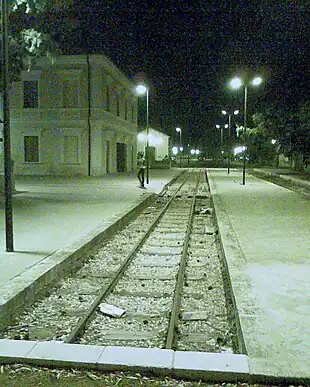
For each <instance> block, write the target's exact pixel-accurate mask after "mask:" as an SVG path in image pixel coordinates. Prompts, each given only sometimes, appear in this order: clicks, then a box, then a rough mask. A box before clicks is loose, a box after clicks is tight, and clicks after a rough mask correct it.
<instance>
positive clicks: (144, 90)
mask: <svg viewBox="0 0 310 387" xmlns="http://www.w3.org/2000/svg"><path fill="white" fill-rule="evenodd" d="M136 93H137V94H138V95H144V94H146V151H145V161H146V184H149V88H148V87H146V86H145V85H143V84H141V85H137V87H136Z"/></svg>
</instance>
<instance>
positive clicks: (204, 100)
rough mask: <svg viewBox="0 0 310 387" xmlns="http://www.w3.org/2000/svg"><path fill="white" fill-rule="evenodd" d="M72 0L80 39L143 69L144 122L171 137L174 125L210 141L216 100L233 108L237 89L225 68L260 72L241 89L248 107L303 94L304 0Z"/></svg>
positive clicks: (238, 100)
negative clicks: (256, 82) (260, 80)
mask: <svg viewBox="0 0 310 387" xmlns="http://www.w3.org/2000/svg"><path fill="white" fill-rule="evenodd" d="M78 3H79V11H78V19H79V20H80V21H81V23H82V25H83V27H85V28H84V31H87V34H84V36H83V41H84V45H85V46H86V47H87V48H88V49H89V51H91V52H103V53H105V54H106V55H107V56H108V57H110V58H111V59H112V61H113V62H114V63H115V64H116V65H117V66H118V67H120V68H121V69H122V70H123V71H124V72H125V73H126V75H128V76H129V77H130V78H131V79H134V77H135V74H137V73H139V72H143V73H145V74H146V76H147V81H148V82H149V85H150V121H151V124H153V125H154V126H155V125H161V126H162V127H163V128H164V129H165V131H166V132H167V133H168V134H170V135H172V136H173V137H174V138H176V137H177V136H176V133H175V128H176V127H177V126H180V127H181V128H182V134H183V137H184V141H186V142H187V141H189V142H191V144H192V145H197V146H198V145H199V143H201V142H202V139H203V140H204V142H208V141H209V142H210V141H212V137H213V136H214V126H215V124H216V123H220V120H221V110H222V109H223V108H227V107H230V106H231V107H234V108H242V98H243V93H242V91H232V90H229V88H228V81H229V80H230V78H231V77H232V76H234V75H242V74H248V75H249V76H252V75H255V74H260V75H262V76H263V77H264V80H265V81H264V85H263V86H260V87H259V89H256V90H254V89H253V90H250V91H249V105H248V107H249V115H252V114H253V113H255V112H257V111H259V109H261V108H262V107H263V106H271V105H272V106H273V107H274V108H275V109H280V111H286V112H288V111H294V110H296V108H297V106H298V104H299V103H300V102H302V101H304V100H307V99H310V96H309V59H310V56H309V52H310V51H309V41H310V22H309V20H310V18H309V15H310V1H308V0H305V1H303V0H299V1H298V0H292V1H285V0H279V1H272V0H261V1H259V0H253V1H225V0H215V1H213V0H210V1H202V0H200V1H194V0H191V1H186V0H183V1H173V0H165V1H163V0H156V1H133V0H126V1H124V0H122V1H99V0H91V1H89V0H87V1H86V0H82V1H81V0H80V1H79V2H78ZM86 10H87V11H86ZM240 124H242V122H240Z"/></svg>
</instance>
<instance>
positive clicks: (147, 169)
mask: <svg viewBox="0 0 310 387" xmlns="http://www.w3.org/2000/svg"><path fill="white" fill-rule="evenodd" d="M145 161H146V184H149V88H148V87H147V89H146V155H145Z"/></svg>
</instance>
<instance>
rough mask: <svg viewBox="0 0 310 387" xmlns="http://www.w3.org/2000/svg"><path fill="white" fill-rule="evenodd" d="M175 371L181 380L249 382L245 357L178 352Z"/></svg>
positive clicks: (174, 363)
mask: <svg viewBox="0 0 310 387" xmlns="http://www.w3.org/2000/svg"><path fill="white" fill-rule="evenodd" d="M173 370H174V374H175V376H177V377H181V378H188V377H191V378H192V377H195V379H203V380H216V381H221V380H226V381H227V380H232V381H233V380H238V381H249V366H248V359H247V356H245V355H233V354H224V353H207V352H183V351H176V352H175V355H174V362H173Z"/></svg>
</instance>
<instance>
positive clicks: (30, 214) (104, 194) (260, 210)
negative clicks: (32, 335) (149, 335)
mask: <svg viewBox="0 0 310 387" xmlns="http://www.w3.org/2000/svg"><path fill="white" fill-rule="evenodd" d="M208 172H209V178H210V186H211V192H212V195H213V198H214V204H215V208H216V213H217V217H218V223H219V229H220V235H221V238H222V241H223V247H224V250H225V253H226V257H227V261H228V266H229V270H230V275H231V282H232V287H233V290H234V294H235V298H236V305H237V308H238V312H239V316H240V321H241V325H242V329H243V334H244V340H245V346H246V349H247V353H248V357H242V356H241V357H238V356H237V357H234V356H236V355H232V357H228V358H225V357H221V359H222V361H223V363H221V362H220V363H218V360H215V357H212V359H211V358H210V359H211V360H208V359H209V358H208V356H207V355H206V356H204V355H203V354H201V355H196V354H191V353H187V354H186V355H183V354H180V356H181V357H182V359H183V360H182V364H181V365H180V369H184V370H185V371H184V372H185V373H187V372H188V371H189V369H191V370H192V371H193V372H198V371H199V372H200V371H203V370H207V372H208V374H207V377H209V376H210V369H211V372H213V371H214V370H217V369H219V368H220V369H221V370H226V371H227V372H230V374H231V373H232V372H237V373H238V375H241V374H244V375H245V379H242V380H247V379H246V378H247V377H248V376H247V375H252V376H253V375H274V376H280V377H301V376H303V377H308V378H310V361H309V353H310V339H309V338H310V303H309V294H310V282H309V278H310V261H309V258H310V244H309V241H310V200H309V197H307V196H303V195H300V194H298V193H295V192H292V191H289V190H287V189H285V188H282V187H279V186H276V185H274V184H271V183H268V182H266V181H264V180H261V179H258V178H256V177H253V176H250V175H247V179H246V185H245V186H243V185H242V184H241V181H242V176H241V171H240V170H238V171H237V170H232V171H231V174H230V175H227V172H226V170H224V169H222V170H220V169H211V170H209V171H208ZM177 173H179V170H178V169H174V170H168V171H152V173H151V178H150V181H151V184H150V186H149V188H148V190H147V191H146V192H144V191H141V190H140V189H139V188H137V186H138V184H137V180H136V178H135V177H134V176H128V175H119V176H117V177H115V176H107V177H104V178H96V179H86V178H85V179H74V178H71V179H64V178H62V179H59V178H57V179H56V178H53V179H48V178H37V179H34V178H23V179H22V180H21V179H19V180H17V182H16V188H17V190H18V191H22V192H23V193H19V194H17V195H15V196H14V226H15V232H14V234H15V249H16V251H15V252H14V253H6V252H5V251H4V250H5V249H4V246H3V235H4V230H3V229H2V239H1V240H0V247H1V251H2V252H1V254H0V273H1V276H0V307H1V304H3V302H4V299H3V297H2V295H3V294H4V292H3V290H5V292H6V296H7V297H9V296H10V293H9V292H10V291H11V289H12V288H13V286H12V285H13V284H15V285H16V286H17V285H18V286H21V287H22V286H24V285H23V283H21V282H22V281H21V280H20V278H22V277H23V274H24V273H28V272H33V273H34V274H35V269H36V267H39V266H40V265H41V266H42V262H43V263H46V265H47V262H48V265H50V266H51V265H55V262H56V261H55V262H54V261H53V259H54V258H55V256H57V254H56V255H55V252H56V251H57V250H58V251H64V250H65V246H71V245H74V244H75V243H76V241H77V240H79V239H81V238H83V237H84V236H85V235H86V234H87V233H89V232H91V230H93V229H95V230H98V228H100V227H102V226H106V225H108V224H109V222H111V221H113V220H115V219H117V218H118V217H120V216H122V214H124V213H125V212H127V211H128V210H130V209H132V208H133V207H134V206H136V205H137V204H138V203H140V202H141V201H143V200H144V198H145V197H146V196H145V195H149V192H159V191H160V190H161V189H162V187H163V186H164V184H165V183H167V182H168V181H169V180H171V178H172V177H173V176H174V175H176V174H177ZM2 203H3V200H2ZM2 205H3V204H2ZM1 216H2V224H4V221H3V217H4V215H3V209H2V210H1ZM52 257H54V258H53V259H51V258H52ZM56 258H57V257H56ZM50 266H49V267H50ZM28 285H29V284H28ZM28 285H27V286H28ZM25 294H26V293H25ZM27 294H29V293H27ZM6 299H7V298H6ZM0 310H3V309H1V308H0ZM41 344H42V345H41ZM29 346H30V347H31V348H30V347H29ZM52 347H53V348H52ZM66 348H67V347H66ZM63 349H65V347H63ZM63 349H62V348H60V347H59V344H55V343H49V344H46V343H31V342H28V343H27V342H23V343H22V342H13V341H12V342H7V341H5V342H4V341H1V345H0V360H1V359H3V358H4V359H7V358H8V357H12V356H13V357H14V356H17V355H19V356H20V357H21V358H23V359H24V358H25V359H28V360H29V359H30V360H31V359H32V357H33V358H35V359H36V361H38V357H37V356H38V355H37V354H36V353H35V351H39V352H40V351H42V350H43V352H44V351H45V352H44V353H45V355H44V356H47V357H48V358H49V359H51V358H52V356H53V355H52V354H53V353H54V352H53V351H55V359H57V358H58V357H59V358H61V359H63V360H64V361H66V362H68V361H69V360H70V356H74V351H72V349H71V347H68V349H66V351H67V352H66V353H65V355H64V352H63ZM16 351H17V352H16ZM23 351H24V352H23ZM29 351H30V352H29ZM33 351H34V352H33ZM79 351H80V352H81V353H80V354H79V356H80V358H81V359H86V358H85V356H87V353H88V352H89V351H93V352H96V351H97V350H95V349H94V350H93V349H90V348H88V346H84V347H83V348H82V347H81V348H80V349H79ZM84 351H85V352H84ZM98 351H100V353H101V354H104V353H107V352H106V350H105V349H104V348H98ZM98 351H97V352H98ZM104 351H105V352H104ZM112 351H113V350H112ZM115 351H117V349H115ZM124 351H125V352H124V356H125V354H126V356H127V357H126V356H125V357H126V359H125V358H124V360H120V359H121V358H122V357H119V356H120V355H118V356H117V357H116V358H115V356H114V355H113V356H114V357H113V359H114V360H113V361H112V360H111V361H112V363H111V364H114V365H115V366H116V365H117V364H123V363H124V364H125V365H126V364H127V366H128V367H132V366H133V363H132V359H133V358H134V357H133V356H138V357H139V356H140V352H139V351H136V352H137V354H135V355H134V354H133V353H131V352H130V353H127V352H126V350H124ZM127 351H128V350H127ZM163 351H164V350H163ZM22 352H23V354H22ZM97 352H96V353H94V359H97V360H95V362H96V364H97V363H98V356H97V355H98V354H97ZM136 352H134V353H136ZM163 353H167V352H163ZM14 354H15V355H14ZM16 354H17V355H16ZM57 356H58V357H57ZM141 356H142V357H144V355H141ZM152 356H153V355H152ZM162 356H163V355H162V353H161V352H160V353H158V358H157V360H156V361H157V362H158V361H159V360H160V359H161V357H162ZM169 356H170V357H169V359H167V363H165V364H166V366H167V368H169V367H170V368H169V369H171V370H175V369H176V367H178V366H177V365H176V359H177V356H179V355H178V354H177V353H175V354H172V353H171V354H169ZM184 356H185V357H184ZM154 359H155V357H154ZM75 360H76V362H78V360H77V359H75ZM81 361H82V362H83V361H84V362H85V361H86V360H81ZM109 361H110V360H109ZM122 361H123V363H122ZM139 361H140V362H141V360H139ZM154 361H155V360H154ZM159 362H160V361H159ZM99 363H100V362H99ZM99 363H98V364H99ZM116 363H117V364H116ZM142 363H143V361H142ZM142 363H141V364H142ZM248 363H249V369H248V366H247V364H248ZM51 364H53V360H52V359H51ZM100 364H101V363H100ZM124 364H123V365H124ZM137 364H140V363H139V362H137ZM143 364H144V363H143ZM217 364H221V366H220V367H219V366H218V365H217ZM230 364H235V365H236V367H235V366H232V365H230ZM147 366H148V367H152V364H151V363H150V364H149V363H148V365H147ZM155 367H156V365H155ZM186 367H187V368H186ZM218 367H219V368H218ZM234 367H235V368H234ZM142 368H143V367H142ZM234 370H235V371H234ZM226 371H223V372H224V373H225V372H226ZM238 377H239V376H238ZM239 380H241V379H239Z"/></svg>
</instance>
